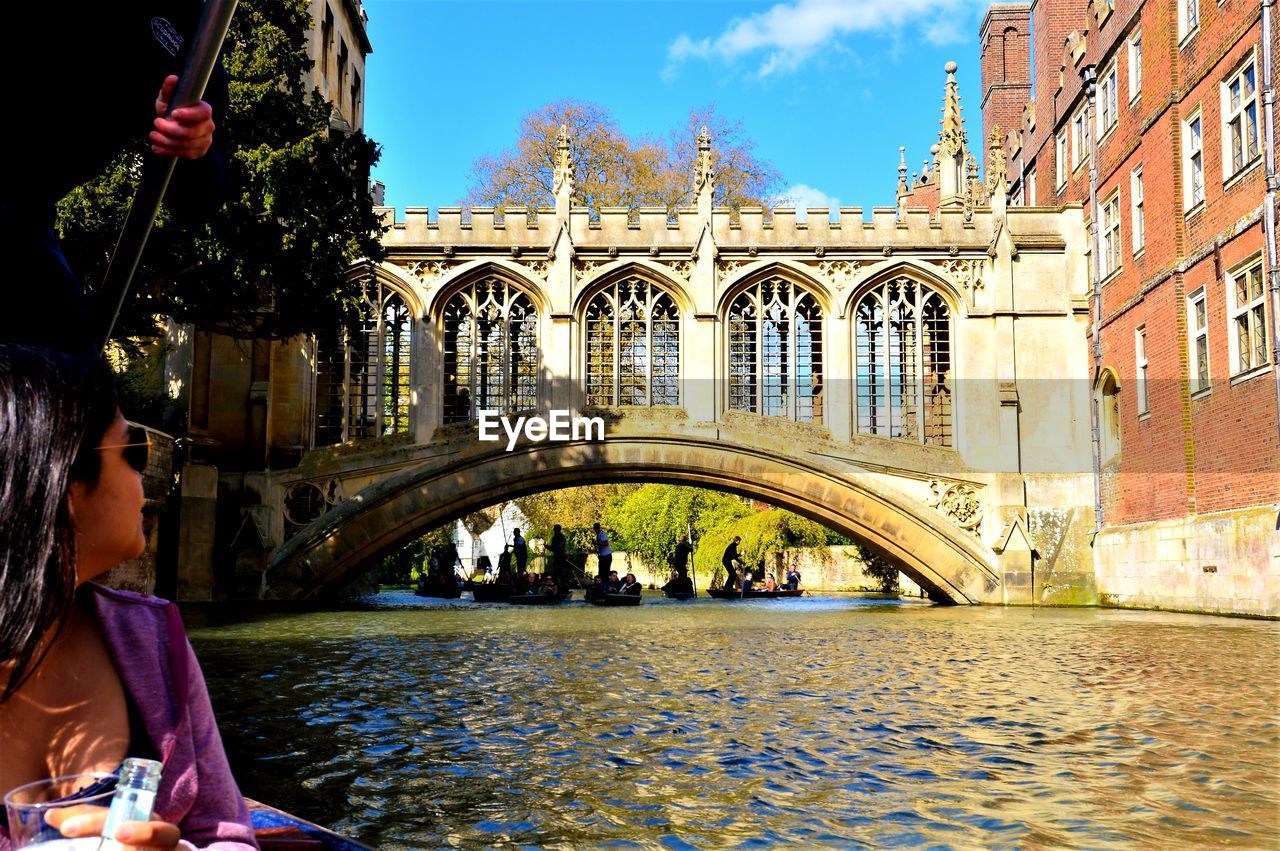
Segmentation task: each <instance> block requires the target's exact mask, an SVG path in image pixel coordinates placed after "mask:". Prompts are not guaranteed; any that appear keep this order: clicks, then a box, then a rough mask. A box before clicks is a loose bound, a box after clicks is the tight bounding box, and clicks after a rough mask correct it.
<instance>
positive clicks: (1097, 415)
mask: <svg viewBox="0 0 1280 851" xmlns="http://www.w3.org/2000/svg"><path fill="white" fill-rule="evenodd" d="M1080 78H1081V79H1082V80H1083V81H1084V94H1085V112H1084V121H1085V124H1086V125H1087V126H1088V128H1089V239H1090V244H1091V245H1092V246H1093V248H1092V251H1093V264H1092V265H1093V269H1092V273H1091V274H1092V276H1093V380H1092V381H1091V382H1090V383H1089V432H1090V438H1091V441H1092V444H1093V533H1094V534H1095V535H1096V534H1098V533H1099V532H1101V531H1102V422H1101V419H1102V412H1101V410H1100V408H1099V404H1098V377H1099V376H1100V375H1102V276H1101V274H1100V261H1101V260H1102V246H1101V244H1100V242H1099V236H1098V134H1097V129H1096V128H1095V127H1094V121H1093V115H1094V108H1095V101H1096V99H1097V95H1098V86H1097V83H1098V69H1097V67H1096V66H1094V65H1086V66H1085V67H1084V68H1082V69H1081V70H1080Z"/></svg>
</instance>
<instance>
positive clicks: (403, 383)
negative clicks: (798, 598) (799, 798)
mask: <svg viewBox="0 0 1280 851" xmlns="http://www.w3.org/2000/svg"><path fill="white" fill-rule="evenodd" d="M954 70H955V69H954V65H949V66H948V69H947V71H948V81H947V93H946V98H945V99H944V114H943V122H942V124H943V130H942V133H941V135H940V139H939V145H938V146H935V152H934V153H935V157H934V160H933V164H932V169H931V171H929V172H928V173H926V174H923V175H921V176H920V177H919V178H917V179H916V180H915V182H914V184H913V185H912V186H911V187H910V188H908V185H907V180H906V166H905V162H903V163H900V165H899V176H900V180H899V191H898V201H899V203H898V206H897V207H885V208H875V209H873V210H872V211H871V213H870V216H869V217H867V216H864V213H863V211H862V210H861V209H860V208H856V207H850V208H842V209H840V210H838V211H829V210H826V209H810V210H807V211H804V214H799V213H798V212H797V211H796V210H792V209H785V208H779V209H773V210H771V211H767V210H763V209H758V208H741V209H736V210H735V209H730V208H728V207H723V206H716V205H715V204H714V203H713V202H714V199H715V176H714V151H713V150H712V147H711V140H710V138H709V137H708V136H707V135H706V133H705V131H704V132H703V134H701V135H700V136H699V138H698V152H699V153H698V159H697V164H696V168H695V175H694V178H695V179H694V183H693V187H694V191H693V204H692V205H691V206H689V207H687V208H680V209H677V210H675V211H671V212H669V211H667V210H665V209H647V208H640V209H638V210H626V209H621V208H616V209H615V208H607V207H606V208H603V209H600V210H594V211H589V210H587V209H585V208H583V207H580V206H575V204H574V201H573V190H574V184H573V164H572V158H571V145H572V141H571V140H570V139H568V137H567V132H565V131H562V134H561V138H560V139H559V141H558V148H557V158H558V160H557V164H556V169H555V177H554V195H555V206H554V207H553V208H546V209H538V210H529V209H523V208H520V209H505V210H494V209H486V208H478V207H476V208H472V209H471V210H470V211H469V213H468V214H467V215H464V214H463V211H462V210H460V209H458V208H440V209H438V210H436V211H435V213H434V215H433V214H432V213H431V211H429V210H428V209H426V208H408V209H406V210H405V211H404V215H403V217H402V218H400V219H398V220H397V218H396V215H395V211H394V210H392V209H384V210H382V215H383V217H384V222H385V224H386V226H387V230H386V232H385V235H384V237H383V245H384V248H385V259H384V260H383V261H382V262H380V263H378V264H372V263H360V264H356V265H355V266H354V267H353V268H352V269H351V272H350V274H351V275H352V276H353V279H355V280H358V281H360V282H361V286H362V288H363V291H364V293H365V294H366V302H367V304H366V307H367V315H366V322H365V324H364V325H363V326H362V327H361V329H360V330H359V331H358V332H357V331H348V332H346V336H345V337H342V338H338V339H334V338H327V339H312V340H308V341H301V342H300V341H296V340H295V341H285V342H276V343H272V344H269V345H267V344H254V345H253V347H252V348H246V347H243V346H239V345H238V344H235V343H233V342H229V341H222V340H219V338H217V337H211V336H209V335H203V336H202V335H201V334H200V333H196V334H194V335H191V338H190V340H189V342H188V343H186V345H189V346H190V347H192V348H193V349H194V350H195V352H196V356H195V358H194V361H195V363H197V364H199V363H202V362H203V363H209V364H211V365H216V368H214V367H212V366H211V368H210V369H209V370H208V372H207V374H202V373H201V372H200V370H198V369H196V370H194V371H193V377H192V384H193V387H194V389H193V390H192V392H191V401H190V405H191V416H190V418H191V424H192V433H193V436H194V437H195V450H193V463H189V464H188V465H187V472H186V473H184V483H183V487H184V495H185V494H186V490H187V489H188V488H189V489H190V490H191V493H192V494H195V492H196V490H197V489H199V490H200V493H201V494H203V495H205V496H206V497H211V498H215V499H216V502H217V504H218V505H219V506H220V509H219V510H223V509H222V508H221V506H225V505H228V504H235V506H236V510H237V511H238V515H237V516H236V517H230V518H229V517H227V516H226V512H225V511H223V516H222V517H221V519H219V520H218V522H217V527H218V528H217V529H216V530H214V529H212V528H206V527H209V526H210V523H208V522H205V523H204V524H203V525H202V526H200V527H199V528H200V529H202V530H203V531H201V532H200V533H199V534H195V533H192V534H191V535H188V536H186V537H184V538H183V540H182V542H181V543H180V544H179V547H180V549H181V552H180V554H179V557H180V561H181V562H182V563H183V564H184V571H185V572H184V574H182V575H180V576H179V592H180V594H181V595H182V596H184V597H185V598H188V599H199V598H202V597H203V598H206V599H207V598H208V597H209V596H211V595H212V594H214V593H219V594H223V593H229V594H230V595H232V596H234V595H236V594H241V595H243V594H256V595H257V596H261V597H275V598H316V597H323V596H326V595H330V594H333V593H336V592H338V591H340V590H341V589H342V588H343V587H345V586H346V585H348V584H349V583H350V582H351V581H352V580H353V579H355V578H357V577H358V575H359V574H360V573H361V572H362V571H365V570H368V569H369V568H370V567H371V566H373V565H374V564H376V563H377V560H378V558H379V557H381V556H383V555H385V554H388V553H390V552H392V551H394V550H395V549H396V548H397V547H400V546H403V545H404V544H406V543H408V542H409V541H412V540H413V539H414V538H416V537H418V536H420V535H421V534H423V533H424V532H426V531H427V530H429V529H431V528H433V527H435V526H438V525H440V524H442V523H445V522H448V521H450V520H452V519H454V518H457V517H460V516H463V515H464V514H467V513H469V512H471V511H474V510H476V509H478V508H480V507H483V506H486V505H492V504H495V503H498V502H501V501H504V500H506V499H510V498H513V497H518V496H520V495H523V494H528V493H533V492H537V491H540V490H547V489H551V488H558V487H565V486H573V485H585V484H592V483H598V482H641V481H645V482H670V483H685V484H692V485H699V486H705V487H711V488H718V489H721V490H725V491H730V492H734V493H738V494H742V495H746V496H749V497H753V498H757V499H761V500H764V501H766V502H770V503H773V504H776V505H779V506H781V507H784V508H787V509H790V510H793V511H795V512H797V513H799V514H802V515H804V516H806V517H810V518H812V519H814V520H817V521H819V522H821V523H824V524H826V525H827V526H829V527H831V528H833V529H836V530H838V531H840V532H843V533H844V534H847V535H849V536H851V537H855V538H858V539H860V540H862V541H864V542H865V543H867V544H868V545H870V546H871V547H873V548H874V549H876V550H878V551H879V552H881V553H882V554H884V555H886V556H888V557H890V558H891V559H893V560H894V561H895V562H896V563H897V564H898V565H899V566H900V567H901V569H902V570H903V571H904V572H905V573H907V574H908V575H909V576H910V577H911V578H912V579H914V580H915V581H916V582H918V583H919V584H920V585H921V586H922V587H923V588H925V589H927V590H928V592H929V593H930V594H931V595H932V596H933V597H934V598H935V599H938V600H944V601H950V602H955V603H996V604H1034V603H1057V604H1091V603H1095V602H1097V594H1096V591H1095V587H1094V579H1093V576H1094V574H1093V561H1092V554H1091V550H1090V546H1089V544H1090V535H1091V533H1092V531H1093V522H1092V514H1093V512H1092V507H1093V484H1094V477H1093V475H1092V453H1091V441H1090V427H1089V426H1090V398H1091V393H1090V374H1091V371H1090V370H1091V366H1090V362H1089V357H1088V348H1087V345H1086V339H1087V330H1088V323H1089V315H1088V279H1089V275H1088V271H1087V263H1088V255H1087V237H1086V232H1085V228H1084V223H1083V213H1082V209H1081V207H1080V206H1079V205H1068V206H1065V207H1057V208H1045V207H1016V206H1015V207H1011V206H1009V205H1008V203H1007V197H1006V191H1007V190H1006V185H1005V177H1004V173H1003V158H1002V156H1001V155H1000V151H999V149H998V142H997V143H996V147H995V148H993V150H992V151H991V152H990V154H989V156H988V157H987V162H988V175H987V183H986V184H982V183H979V182H978V180H977V176H976V166H975V165H974V158H973V157H972V156H971V155H970V154H969V152H968V150H967V147H966V146H967V138H966V135H965V132H964V129H963V121H962V120H961V118H960V115H959V97H958V93H957V90H956V87H955V78H954ZM920 198H927V199H930V205H931V206H930V207H927V208H912V207H910V206H909V203H910V202H911V201H912V200H915V199H920ZM219 347H221V348H219ZM202 352H203V354H201V353H202ZM219 388H221V389H219ZM228 388H233V389H231V390H228ZM237 388H238V389H237ZM226 394H230V396H232V397H234V396H235V395H236V394H242V395H243V396H244V397H245V398H247V399H249V401H250V407H251V411H252V412H254V416H255V417H256V419H255V420H254V422H255V423H257V424H258V425H257V426H255V428H253V429H245V428H244V426H243V424H242V422H240V421H237V420H235V418H234V414H235V411H234V410H231V409H232V408H234V407H235V406H231V405H227V406H221V405H219V404H217V403H216V401H215V397H217V396H218V395H226ZM482 410H485V411H487V410H499V411H501V410H505V411H508V412H513V413H519V414H523V415H533V414H537V415H541V416H543V417H549V416H550V415H551V413H552V412H553V411H563V412H569V413H570V414H571V415H574V416H599V417H601V418H602V419H603V420H604V421H605V423H606V429H605V436H604V438H603V440H598V441H591V440H585V439H580V440H573V441H568V442H532V441H530V440H529V439H527V438H522V439H521V440H520V441H518V443H517V445H515V446H514V447H512V448H511V451H508V447H507V444H506V440H505V439H504V440H501V441H498V442H482V441H480V440H478V434H477V422H476V419H477V415H478V413H479V412H480V411H482ZM259 433H260V434H262V435H263V436H262V437H261V438H260V439H256V442H255V439H246V438H244V437H243V435H245V434H259ZM202 435H207V436H208V437H209V438H210V440H209V444H210V445H212V442H213V441H214V440H216V441H218V442H219V446H218V447H217V448H216V449H212V448H211V449H208V450H207V453H206V454H205V456H204V457H205V459H206V460H205V463H217V464H220V465H221V469H220V470H219V471H218V472H217V473H216V474H215V475H212V476H205V477H203V478H200V477H199V476H196V475H194V474H195V473H200V472H201V467H200V461H201V454H202V450H201V445H200V440H201V437H202ZM245 458H248V459H250V460H249V461H248V462H244V461H243V460H242V459H245ZM262 458H265V459H266V463H265V464H262V462H261V461H260V460H254V459H262ZM219 459H221V460H219ZM237 465H238V466H237ZM263 466H265V468H266V469H261V467H263ZM237 469H238V470H240V472H237ZM215 481H216V483H217V484H216V493H215V492H214V489H213V488H212V486H211V483H213V482H215ZM200 482H204V485H203V486H202V488H197V485H199V484H200ZM205 501H206V502H209V501H210V500H209V499H206V500H205ZM184 504H185V503H184ZM193 510H194V509H193ZM185 513H186V508H184V514H185ZM206 513H207V512H206ZM202 516H203V515H202ZM184 519H185V518H184ZM196 519H198V518H196ZM208 519H209V518H205V520H208ZM594 519H596V518H565V521H566V522H567V523H571V524H576V523H583V522H590V521H591V520H594ZM188 525H189V524H188ZM193 528H194V527H193ZM219 542H224V543H219ZM219 547H223V551H224V552H230V553H232V555H231V557H230V559H231V561H232V562H233V565H232V566H231V567H230V568H228V567H226V566H222V567H216V566H215V564H214V562H215V561H216V560H217V558H218V555H217V550H218V548H219ZM229 573H231V574H234V579H233V580H232V582H231V584H232V585H233V586H234V587H233V589H232V590H231V591H230V592H228V591H226V590H225V589H223V590H215V589H214V588H213V587H212V584H213V583H214V582H215V581H217V580H215V579H214V578H215V577H217V576H219V575H222V576H224V577H225V576H226V575H228V574H229Z"/></svg>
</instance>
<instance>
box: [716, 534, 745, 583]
mask: <svg viewBox="0 0 1280 851" xmlns="http://www.w3.org/2000/svg"><path fill="white" fill-rule="evenodd" d="M740 543H742V536H741V535H734V536H733V540H732V541H731V542H730V543H729V546H727V547H725V548H724V555H722V556H720V564H722V565H723V566H724V569H725V571H726V572H727V573H728V576H726V577H725V580H724V587H725V588H734V589H736V588H738V544H740Z"/></svg>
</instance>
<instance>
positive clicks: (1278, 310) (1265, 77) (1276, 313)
mask: <svg viewBox="0 0 1280 851" xmlns="http://www.w3.org/2000/svg"><path fill="white" fill-rule="evenodd" d="M1275 4H1276V0H1262V73H1261V74H1260V75H1259V76H1261V77H1262V126H1263V128H1264V129H1263V131H1262V132H1263V134H1264V135H1263V150H1264V152H1265V153H1264V160H1265V168H1266V173H1267V199H1266V201H1265V202H1264V203H1263V210H1262V231H1263V233H1264V234H1265V237H1266V243H1267V280H1268V281H1269V283H1270V289H1271V370H1272V372H1274V373H1275V378H1276V428H1277V429H1280V258H1278V257H1277V251H1276V192H1277V191H1280V178H1277V176H1276V136H1275V123H1276V120H1275V103H1276V90H1275V86H1273V85H1272V83H1271V48H1272V45H1271V9H1272V7H1273V6H1275Z"/></svg>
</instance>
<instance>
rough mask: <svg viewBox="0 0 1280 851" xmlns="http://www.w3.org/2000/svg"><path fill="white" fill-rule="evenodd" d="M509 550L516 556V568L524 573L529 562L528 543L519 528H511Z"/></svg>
mask: <svg viewBox="0 0 1280 851" xmlns="http://www.w3.org/2000/svg"><path fill="white" fill-rule="evenodd" d="M511 552H512V554H513V555H514V556H515V557H516V570H518V571H519V572H520V573H524V572H525V568H526V567H527V566H528V564H529V545H528V544H526V543H525V540H524V536H523V535H521V534H520V530H519V529H513V530H512V538H511Z"/></svg>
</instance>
